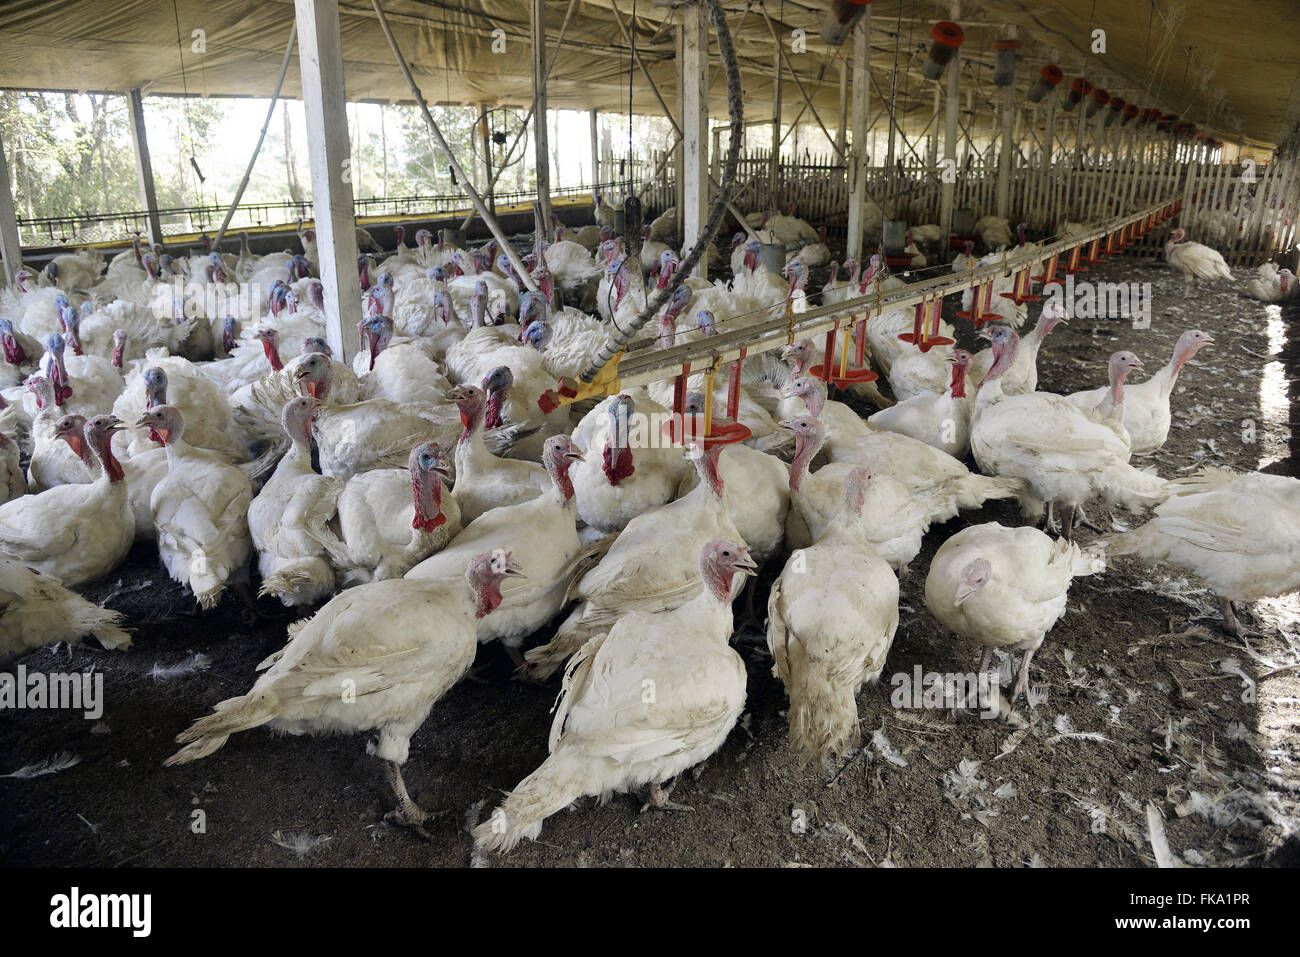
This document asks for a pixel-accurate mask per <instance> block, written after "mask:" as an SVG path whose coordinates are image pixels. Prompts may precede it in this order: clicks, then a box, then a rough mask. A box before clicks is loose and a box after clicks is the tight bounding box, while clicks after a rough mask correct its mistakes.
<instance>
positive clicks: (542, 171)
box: [531, 0, 551, 229]
mask: <svg viewBox="0 0 1300 957" xmlns="http://www.w3.org/2000/svg"><path fill="white" fill-rule="evenodd" d="M531 23H532V27H533V144H534V146H535V149H536V152H535V157H536V163H537V204H538V207H539V208H540V209H541V213H542V223H543V225H544V226H545V227H546V228H547V229H549V228H550V224H551V153H550V142H549V138H550V134H549V132H548V131H547V126H546V124H547V114H546V3H545V0H532V17H531Z"/></svg>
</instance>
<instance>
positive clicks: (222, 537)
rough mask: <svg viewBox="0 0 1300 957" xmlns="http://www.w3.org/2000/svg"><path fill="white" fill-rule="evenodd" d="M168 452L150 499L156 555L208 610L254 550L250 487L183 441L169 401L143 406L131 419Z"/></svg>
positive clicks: (180, 418)
mask: <svg viewBox="0 0 1300 957" xmlns="http://www.w3.org/2000/svg"><path fill="white" fill-rule="evenodd" d="M136 424H137V425H138V426H140V427H142V428H147V429H151V430H152V431H153V432H154V433H155V434H156V435H157V436H158V438H159V439H160V440H161V441H162V444H163V447H164V448H165V449H166V450H167V475H166V477H165V478H164V479H163V480H162V481H160V482H159V483H158V484H157V486H155V487H154V490H153V496H152V498H151V499H150V503H149V504H150V508H151V509H152V511H153V520H154V527H155V528H156V529H157V531H158V554H159V556H160V557H161V558H162V561H163V565H165V566H166V568H167V572H168V574H170V575H171V577H172V579H173V580H174V581H176V582H177V583H179V584H181V585H186V586H188V587H189V589H190V590H191V591H192V592H193V593H194V597H195V598H196V599H198V603H199V607H201V608H203V609H204V610H207V609H209V608H212V607H214V606H215V605H216V604H217V602H218V601H219V600H220V599H221V594H222V592H224V591H225V589H226V585H227V583H229V582H231V581H232V580H234V581H236V582H239V581H240V580H241V579H242V576H243V574H244V572H245V566H246V564H247V563H248V559H249V557H250V556H251V555H252V552H253V541H252V539H251V538H250V537H249V533H248V506H249V504H250V503H251V502H252V500H253V489H252V486H251V485H250V484H249V481H248V477H247V476H246V475H245V474H244V472H243V471H241V470H240V469H239V468H238V467H236V466H233V465H229V464H228V463H226V462H225V461H223V460H222V459H221V458H220V457H218V456H216V455H214V454H213V453H212V452H209V451H207V450H205V449H199V448H195V447H194V446H192V445H190V444H189V443H188V442H186V441H185V438H184V435H185V417H184V415H183V414H182V413H181V411H180V409H178V408H176V407H175V406H172V405H160V406H155V407H154V408H151V409H148V410H146V411H145V412H144V413H143V414H142V415H141V416H140V419H139V421H138V422H137V423H136Z"/></svg>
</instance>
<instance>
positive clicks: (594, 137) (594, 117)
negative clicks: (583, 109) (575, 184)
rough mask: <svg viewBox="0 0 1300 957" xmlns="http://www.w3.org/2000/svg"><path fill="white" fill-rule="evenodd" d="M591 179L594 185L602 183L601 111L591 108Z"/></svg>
mask: <svg viewBox="0 0 1300 957" xmlns="http://www.w3.org/2000/svg"><path fill="white" fill-rule="evenodd" d="M590 112H591V180H590V183H591V185H592V186H593V187H595V186H597V185H598V184H599V183H600V113H599V111H597V110H591V111H590Z"/></svg>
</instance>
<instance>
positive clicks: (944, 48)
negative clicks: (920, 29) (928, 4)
mask: <svg viewBox="0 0 1300 957" xmlns="http://www.w3.org/2000/svg"><path fill="white" fill-rule="evenodd" d="M930 36H931V37H932V38H933V40H934V42H933V43H931V44H930V55H929V57H928V58H927V59H926V61H925V65H924V66H923V67H921V73H922V74H923V75H924V76H925V78H926V79H927V80H937V79H939V77H941V76H943V68H944V67H946V66H947V65H948V61H949V60H951V59H952V55H953V54H954V53H956V52H957V48H958V47H960V46H961V45H962V43H963V42H964V41H965V39H966V34H965V33H963V32H962V29H961V27H959V26H958V25H957V24H955V23H953V22H952V21H951V20H940V21H939V22H938V23H936V24H935V25H934V26H932V27H931V28H930Z"/></svg>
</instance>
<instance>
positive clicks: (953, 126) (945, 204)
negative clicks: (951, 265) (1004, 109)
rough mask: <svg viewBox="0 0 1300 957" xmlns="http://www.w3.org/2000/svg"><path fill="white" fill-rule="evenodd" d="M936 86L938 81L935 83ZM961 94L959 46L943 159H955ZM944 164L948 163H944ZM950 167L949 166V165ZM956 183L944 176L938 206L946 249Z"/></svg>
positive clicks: (951, 67) (956, 8)
mask: <svg viewBox="0 0 1300 957" xmlns="http://www.w3.org/2000/svg"><path fill="white" fill-rule="evenodd" d="M952 17H953V19H954V20H957V19H959V18H960V17H961V3H959V2H958V3H953V5H952ZM935 86H936V87H937V86H938V83H936V84H935ZM960 95H961V47H957V48H956V49H955V50H953V51H952V59H951V60H950V61H948V95H947V99H946V102H945V103H944V106H945V107H946V109H947V114H946V115H945V116H944V131H943V158H944V160H953V161H954V162H955V161H956V159H957V113H958V110H959V109H960V108H961V102H960V100H959V99H958V97H959V96H960ZM945 165H948V164H946V163H945ZM950 168H951V167H950ZM956 185H957V184H956V183H953V182H948V181H947V178H945V180H944V182H943V184H942V186H943V194H942V196H943V198H942V202H941V205H940V208H939V226H940V228H941V229H943V234H944V243H943V248H944V249H945V250H947V249H948V246H949V241H950V240H951V239H952V211H953V195H954V190H955V187H956Z"/></svg>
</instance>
